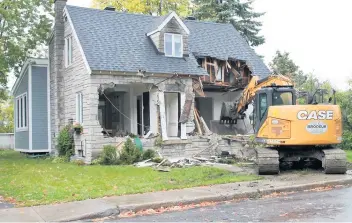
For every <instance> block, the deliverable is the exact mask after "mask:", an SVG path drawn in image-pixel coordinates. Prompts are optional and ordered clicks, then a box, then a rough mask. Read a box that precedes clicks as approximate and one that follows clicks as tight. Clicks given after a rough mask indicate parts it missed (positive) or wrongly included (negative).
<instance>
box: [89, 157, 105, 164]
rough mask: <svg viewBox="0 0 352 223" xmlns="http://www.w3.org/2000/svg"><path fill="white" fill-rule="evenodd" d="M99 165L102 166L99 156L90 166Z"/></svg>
mask: <svg viewBox="0 0 352 223" xmlns="http://www.w3.org/2000/svg"><path fill="white" fill-rule="evenodd" d="M100 164H103V160H102V158H101V156H99V157H98V158H97V159H94V160H93V161H92V163H91V165H100Z"/></svg>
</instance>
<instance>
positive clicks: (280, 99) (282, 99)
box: [273, 91, 293, 105]
mask: <svg viewBox="0 0 352 223" xmlns="http://www.w3.org/2000/svg"><path fill="white" fill-rule="evenodd" d="M292 101H293V98H292V92H280V91H274V93H273V105H292V104H293V103H292Z"/></svg>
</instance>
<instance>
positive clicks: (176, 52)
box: [164, 33, 183, 57]
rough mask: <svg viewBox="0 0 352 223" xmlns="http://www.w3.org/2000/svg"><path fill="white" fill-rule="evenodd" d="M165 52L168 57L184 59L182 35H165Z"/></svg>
mask: <svg viewBox="0 0 352 223" xmlns="http://www.w3.org/2000/svg"><path fill="white" fill-rule="evenodd" d="M164 52H165V56H167V57H182V55H183V41H182V35H180V34H171V33H165V34H164Z"/></svg>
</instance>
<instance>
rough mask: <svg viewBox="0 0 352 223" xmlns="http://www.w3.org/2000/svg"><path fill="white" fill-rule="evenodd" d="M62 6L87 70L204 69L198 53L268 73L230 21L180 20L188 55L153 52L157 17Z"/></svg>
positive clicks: (193, 72)
mask: <svg viewBox="0 0 352 223" xmlns="http://www.w3.org/2000/svg"><path fill="white" fill-rule="evenodd" d="M66 7H67V10H68V13H69V16H70V18H71V20H72V23H73V26H74V29H75V30H76V33H77V36H78V39H79V41H80V43H81V45H82V48H83V51H84V53H85V56H86V58H87V61H88V64H89V66H90V68H91V69H92V70H106V71H124V72H137V71H138V70H145V71H147V72H150V73H168V74H173V73H179V74H190V75H204V74H207V73H206V72H205V70H204V69H202V68H201V67H199V65H198V63H197V61H196V58H195V57H194V55H193V53H197V54H201V55H209V56H212V57H216V58H218V59H227V58H237V59H241V60H245V61H247V62H249V64H250V65H251V66H252V68H253V71H254V74H255V75H259V76H261V77H265V76H267V75H268V74H269V73H270V71H269V70H268V68H267V67H266V66H265V64H264V63H263V61H262V60H261V59H260V58H259V57H258V56H257V55H256V54H255V53H254V51H253V50H252V49H251V48H250V47H249V45H248V44H247V43H246V42H245V40H244V39H243V38H242V37H241V36H240V34H239V33H238V32H237V31H236V29H235V28H233V26H232V25H230V24H218V23H209V22H200V21H191V20H185V21H184V23H185V25H186V26H187V27H188V29H189V30H190V36H189V51H190V52H189V57H185V58H172V57H165V56H164V55H161V54H158V53H157V52H156V49H155V46H154V45H153V44H152V42H151V40H150V38H149V37H147V36H146V33H148V32H150V31H152V30H153V29H155V28H156V27H157V26H158V24H159V23H161V22H162V21H161V20H162V19H161V18H160V17H156V16H149V15H140V14H129V13H121V12H114V11H106V10H98V9H90V8H82V7H77V6H69V5H67V6H66Z"/></svg>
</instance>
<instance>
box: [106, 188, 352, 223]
mask: <svg viewBox="0 0 352 223" xmlns="http://www.w3.org/2000/svg"><path fill="white" fill-rule="evenodd" d="M351 210H352V188H339V189H334V190H328V191H321V192H315V191H313V192H298V193H294V194H289V195H286V196H280V197H274V198H261V199H258V200H245V201H240V202H235V203H223V204H219V205H216V206H209V207H202V208H195V209H189V210H185V211H182V212H168V213H163V214H159V215H147V216H137V217H133V218H117V217H116V218H114V219H105V220H104V221H106V222H107V221H110V222H111V221H118V222H126V221H128V222H145V221H147V222H181V221H182V222H188V221H190V222H209V221H221V222H224V221H241V222H248V221H261V222H262V221H273V222H274V221H275V222H284V221H315V222H323V221H324V222H326V221H339V222H342V221H345V222H346V221H352V212H351Z"/></svg>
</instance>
